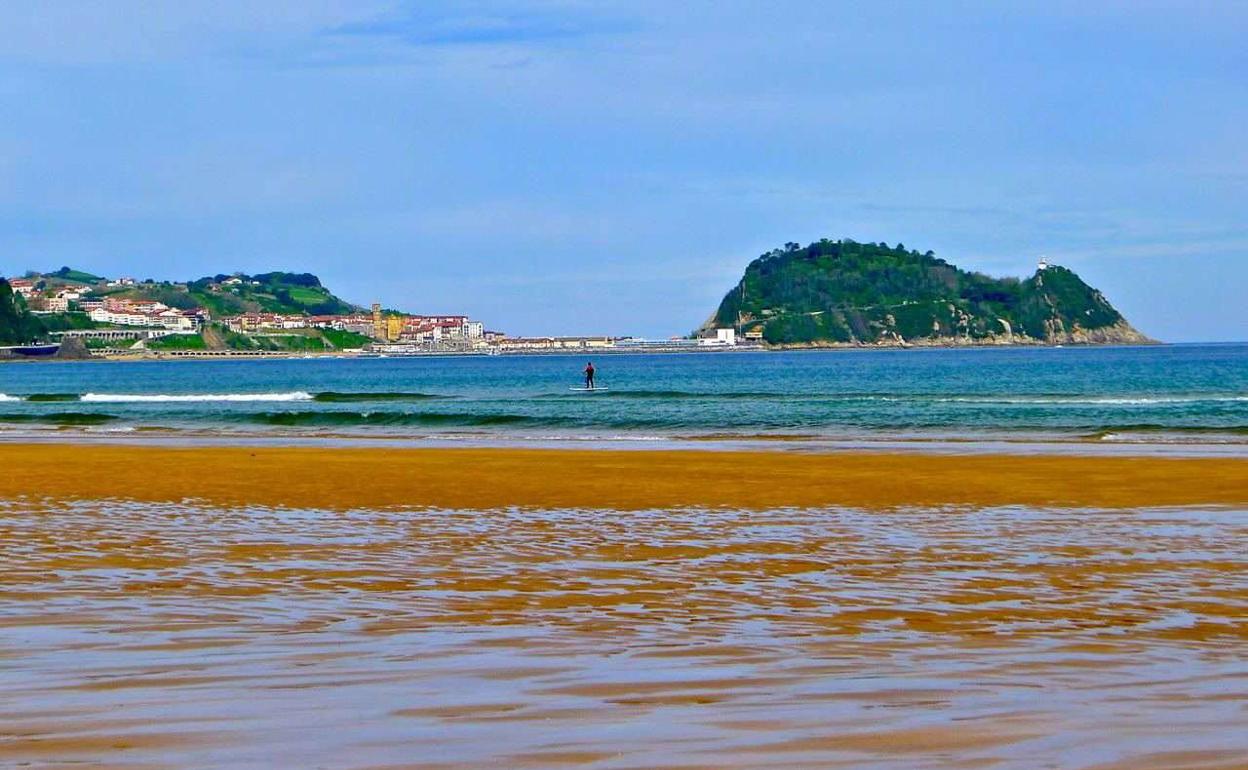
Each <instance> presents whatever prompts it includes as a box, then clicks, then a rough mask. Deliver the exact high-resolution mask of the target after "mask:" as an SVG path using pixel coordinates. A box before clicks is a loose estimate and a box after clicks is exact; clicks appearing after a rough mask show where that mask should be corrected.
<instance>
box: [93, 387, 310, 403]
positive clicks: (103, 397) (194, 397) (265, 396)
mask: <svg viewBox="0 0 1248 770" xmlns="http://www.w3.org/2000/svg"><path fill="white" fill-rule="evenodd" d="M80 400H81V401H88V402H93V403H97V404H146V403H154V404H166V403H207V402H214V401H215V402H251V401H311V400H312V394H311V393H306V392H304V391H302V390H296V391H291V392H290V393H179V394H176V395H175V394H167V393H153V394H142V393H84V394H83V396H82V398H81V399H80Z"/></svg>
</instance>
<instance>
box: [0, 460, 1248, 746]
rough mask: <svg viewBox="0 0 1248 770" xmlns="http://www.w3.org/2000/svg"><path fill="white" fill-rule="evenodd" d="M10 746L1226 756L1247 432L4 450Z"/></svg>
mask: <svg viewBox="0 0 1248 770" xmlns="http://www.w3.org/2000/svg"><path fill="white" fill-rule="evenodd" d="M0 469H3V473H0V558H3V562H4V569H3V570H0V692H3V693H4V694H5V697H4V698H2V699H0V700H2V701H3V704H4V705H3V706H0V766H3V765H7V764H15V765H17V764H33V765H35V766H48V767H59V766H78V765H86V766H92V767H123V766H124V767H229V766H246V767H257V766H284V767H333V768H363V767H386V768H398V767H404V768H418V767H424V768H434V767H437V768H443V769H445V768H477V767H500V768H501V767H506V768H512V767H533V768H544V767H559V766H575V767H590V768H604V769H606V768H641V767H680V768H684V769H685V770H690V769H692V768H760V767H766V768H780V767H788V768H808V767H846V768H858V767H875V768H885V769H887V770H903V769H905V770H908V769H909V768H914V767H940V768H977V767H996V768H1004V769H1006V770H1009V769H1010V768H1030V767H1035V766H1039V765H1044V766H1054V767H1071V768H1092V767H1096V768H1115V769H1117V768H1128V767H1145V768H1161V767H1165V768H1174V769H1176V770H1177V769H1178V768H1186V769H1188V770H1214V769H1215V768H1216V770H1231V769H1232V768H1242V767H1244V762H1243V757H1245V756H1248V737H1245V734H1244V732H1243V730H1242V724H1243V715H1244V713H1245V707H1248V673H1246V672H1248V667H1245V662H1246V658H1245V652H1244V651H1245V649H1248V646H1246V645H1248V580H1246V579H1245V577H1244V576H1245V575H1246V574H1248V553H1246V552H1245V550H1244V547H1243V543H1244V542H1245V538H1248V513H1246V512H1245V507H1246V506H1245V502H1246V501H1248V489H1246V483H1245V481H1246V479H1245V464H1244V463H1243V462H1242V461H1236V460H1215V459H1161V458H1144V459H1135V458H1072V457H1050V456H985V455H980V456H945V455H904V454H891V455H890V454H865V453H863V454H852V453H846V454H826V455H815V454H799V453H782V452H774V453H725V452H712V451H689V452H686V451H671V452H650V451H622V452H621V451H617V452H610V451H589V452H583V451H544V450H514V449H506V450H504V449H462V450H423V449H421V450H409V449H401V450H381V449H341V448H338V449H328V448H325V449H308V448H265V449H246V448H237V447H235V448H165V447H155V446H144V447H137V446H133V447H132V446H68V445H60V446H52V445H29V446H19V445H3V446H0Z"/></svg>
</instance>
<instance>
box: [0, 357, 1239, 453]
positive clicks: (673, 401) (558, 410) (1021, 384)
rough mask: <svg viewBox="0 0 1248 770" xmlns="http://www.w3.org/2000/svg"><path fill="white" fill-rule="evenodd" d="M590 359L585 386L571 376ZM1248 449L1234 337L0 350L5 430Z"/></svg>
mask: <svg viewBox="0 0 1248 770" xmlns="http://www.w3.org/2000/svg"><path fill="white" fill-rule="evenodd" d="M589 359H592V360H593V363H594V365H595V367H596V368H597V371H598V377H597V390H595V391H593V392H586V391H584V390H580V388H581V387H582V386H583V382H582V378H581V377H582V376H581V372H582V370H583V368H584V367H585V364H586V363H587V361H588V360H589ZM67 432H69V433H79V434H82V435H83V436H116V435H117V434H141V435H145V436H151V437H155V438H165V439H173V440H188V441H189V440H204V439H211V438H213V437H222V438H225V439H229V440H257V441H266V440H267V441H281V442H286V441H296V442H297V441H304V440H337V441H347V442H351V441H371V440H385V441H396V440H398V441H408V442H415V443H434V444H437V443H440V442H449V441H458V442H470V443H471V442H478V443H521V444H525V443H542V444H559V443H561V442H593V443H606V444H619V445H621V446H627V445H629V444H630V443H634V442H648V443H653V442H666V443H671V444H680V443H682V442H693V443H695V444H698V445H710V444H727V445H734V446H735V445H738V444H741V443H750V442H768V445H780V446H783V445H786V444H793V445H802V446H806V445H810V444H818V443H826V444H833V445H838V444H839V445H846V444H848V445H868V446H870V445H875V444H879V443H887V444H898V445H905V444H915V445H928V444H941V445H944V446H959V445H962V444H966V443H971V444H977V443H993V444H998V445H1007V446H1008V445H1011V444H1026V445H1029V446H1042V445H1045V444H1066V443H1069V442H1079V443H1082V444H1085V445H1101V446H1110V445H1131V446H1142V445H1147V446H1152V447H1180V448H1186V449H1185V450H1184V451H1186V450H1189V449H1192V448H1202V449H1205V450H1211V451H1217V452H1220V453H1238V452H1240V451H1241V449H1240V448H1242V447H1244V446H1248V343H1245V344H1209V345H1160V346H1149V347H1066V348H976V349H922V350H833V351H790V352H716V353H665V354H607V355H601V356H589V357H587V356H585V355H579V356H578V355H502V356H466V355H447V356H413V357H399V358H356V359H353V358H324V357H322V358H308V359H290V358H280V359H278V358H274V359H225V360H199V361H185V360H177V361H135V362H104V361H84V362H64V363H30V364H13V365H4V366H0V440H3V439H6V438H10V439H22V440H27V439H30V438H32V437H36V438H37V437H39V436H47V437H55V438H56V439H57V440H60V439H63V438H64V437H65V433H67Z"/></svg>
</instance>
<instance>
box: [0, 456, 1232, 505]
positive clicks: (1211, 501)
mask: <svg viewBox="0 0 1248 770" xmlns="http://www.w3.org/2000/svg"><path fill="white" fill-rule="evenodd" d="M0 467H4V468H5V469H6V473H5V474H4V475H3V477H0V498H7V499H13V498H27V499H40V498H48V499H70V500H75V499H97V500H98V499H119V500H134V501H141V502H154V503H170V502H172V503H176V502H180V501H185V500H196V501H204V502H207V503H210V504H214V505H223V506H257V505H258V506H266V507H295V508H315V509H329V510H346V509H352V508H438V509H467V510H495V509H508V508H544V509H567V508H593V509H609V510H621V511H623V510H645V509H662V508H699V507H706V508H733V509H750V510H763V509H775V508H786V507H795V508H802V507H819V506H844V507H850V508H865V509H894V508H903V507H943V506H950V507H977V508H979V507H1001V506H1013V505H1021V506H1039V507H1065V508H1072V507H1073V508H1117V509H1121V508H1144V507H1151V508H1157V507H1173V506H1190V505H1212V506H1248V460H1245V459H1238V458H1224V457H1182V458H1178V457H1137V456H1071V455H1017V454H954V455H950V454H937V453H932V454H915V453H910V454H907V453H897V452H878V451H870V450H860V451H827V452H810V453H797V452H766V451H738V450H699V449H682V450H671V449H631V450H621V449H584V448H575V449H562V448H560V449H549V448H540V449H539V448H461V447H448V448H375V447H349V448H348V447H307V446H282V447H273V446H200V447H171V446H150V445H148V446H142V445H134V444H93V445H78V444H67V443H26V444H22V443H11V444H0Z"/></svg>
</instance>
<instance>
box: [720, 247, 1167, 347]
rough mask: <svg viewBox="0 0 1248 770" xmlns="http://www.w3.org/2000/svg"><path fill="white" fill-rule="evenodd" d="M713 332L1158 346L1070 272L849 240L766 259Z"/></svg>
mask: <svg viewBox="0 0 1248 770" xmlns="http://www.w3.org/2000/svg"><path fill="white" fill-rule="evenodd" d="M712 326H731V327H735V328H737V329H738V330H740V331H742V332H750V331H752V330H761V331H762V335H763V339H764V340H765V341H766V342H769V343H772V344H819V343H861V342H867V343H872V342H902V341H931V342H941V341H972V342H974V341H980V342H997V341H1027V340H1033V341H1047V342H1147V341H1148V340H1147V338H1145V337H1144V336H1143V335H1141V334H1139V333H1138V332H1136V331H1135V330H1134V329H1132V328H1131V327H1130V326H1129V325H1128V324H1127V322H1126V321H1125V319H1123V317H1122V315H1121V314H1119V313H1118V311H1117V310H1115V309H1114V307H1113V306H1112V305H1110V303H1109V302H1108V300H1106V299H1105V297H1104V296H1103V295H1102V294H1101V293H1100V292H1099V291H1097V290H1096V289H1094V288H1092V287H1091V286H1088V285H1087V284H1086V283H1084V282H1083V281H1082V280H1080V278H1079V276H1077V275H1075V274H1074V273H1073V272H1071V271H1070V270H1067V269H1066V268H1063V267H1057V266H1051V267H1048V268H1046V269H1043V270H1037V271H1036V273H1035V274H1034V275H1033V276H1031V277H1030V278H1028V279H1026V280H1019V279H1017V278H992V277H990V276H987V275H983V274H982V273H972V272H967V271H965V270H960V269H958V268H957V267H955V266H953V265H951V264H949V263H948V262H946V261H945V260H943V259H940V258H938V257H936V256H935V255H934V254H932V252H930V251H929V252H926V253H922V254H921V253H919V252H917V251H910V250H907V249H906V248H905V246H903V245H902V244H897V245H896V246H892V247H890V246H888V245H887V244H884V243H880V244H874V243H857V242H855V241H852V240H848V239H846V240H839V241H832V240H827V239H824V240H821V241H818V242H816V243H812V244H810V245H809V246H806V247H801V246H799V245H798V244H796V243H788V244H785V247H784V248H783V249H776V250H774V251H771V252H768V253H766V254H763V255H762V256H760V257H759V258H758V259H756V260H754V261H753V262H751V263H750V264H749V266H748V267H747V268H746V270H745V275H744V276H743V277H742V279H741V281H740V282H739V283H738V284H737V286H736V287H735V288H733V289H732V290H731V291H730V292H728V294H727V295H726V296H725V297H724V299H723V301H722V302H721V303H720V305H719V308H718V309H717V310H716V312H715V314H714V315H713V316H712V317H711V319H710V320H708V322H707V324H706V327H707V328H709V327H712Z"/></svg>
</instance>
